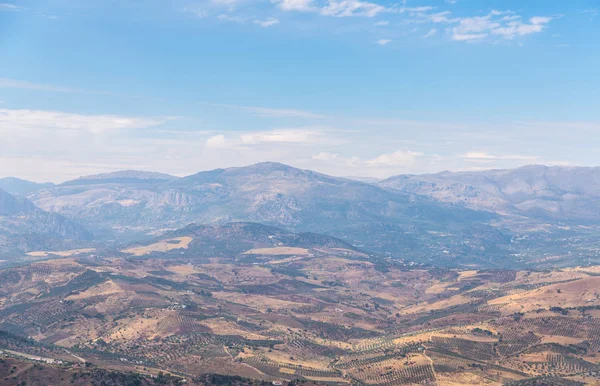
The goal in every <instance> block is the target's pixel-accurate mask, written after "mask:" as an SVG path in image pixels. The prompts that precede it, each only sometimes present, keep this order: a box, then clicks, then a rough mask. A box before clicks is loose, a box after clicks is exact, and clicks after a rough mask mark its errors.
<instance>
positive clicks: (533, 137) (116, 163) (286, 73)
mask: <svg viewBox="0 0 600 386" xmlns="http://www.w3.org/2000/svg"><path fill="white" fill-rule="evenodd" d="M599 68H600V1H599V0H568V1H567V0H519V1H517V0H485V1H484V0H429V1H428V0H405V1H403V0H399V1H379V0H377V1H376V0H197V1H196V0H43V1H37V0H0V136H1V139H0V177H4V176H17V177H20V178H24V179H29V180H33V181H39V182H42V181H52V182H61V181H65V180H69V179H73V178H76V177H78V176H81V175H87V174H95V173H105V172H110V171H116V170H123V169H136V170H151V171H158V172H164V173H170V174H174V175H180V176H183V175H189V174H193V173H196V172H198V171H202V170H210V169H215V168H222V167H231V166H243V165H249V164H253V163H257V162H262V161H276V162H283V163H286V164H289V165H292V166H295V167H299V168H305V169H313V170H316V171H319V172H323V173H328V174H332V175H337V176H362V177H372V178H385V177H388V176H392V175H397V174H408V173H410V174H420V173H435V172H440V171H444V170H452V171H458V170H484V169H492V168H513V167H518V166H521V165H527V164H547V165H567V166H596V165H599V164H600V135H599V134H600V76H599V74H600V71H599V70H598V69H599Z"/></svg>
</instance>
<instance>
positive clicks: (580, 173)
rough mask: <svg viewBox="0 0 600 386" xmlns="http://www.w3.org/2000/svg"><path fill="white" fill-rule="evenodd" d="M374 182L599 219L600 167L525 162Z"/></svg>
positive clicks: (513, 208) (504, 208)
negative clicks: (512, 166)
mask: <svg viewBox="0 0 600 386" xmlns="http://www.w3.org/2000/svg"><path fill="white" fill-rule="evenodd" d="M378 186H380V187H382V188H384V189H387V190H389V191H395V192H400V193H406V194H416V195H419V196H424V197H428V198H433V199H435V200H437V201H440V202H447V203H459V204H463V205H466V206H467V207H469V208H473V209H477V210H488V211H493V212H497V213H502V214H512V215H519V216H527V217H532V218H539V219H553V220H560V221H573V220H579V221H582V220H583V221H591V222H594V223H600V168H598V167H595V168H590V167H558V166H555V167H548V166H525V167H521V168H518V169H512V170H488V171H481V172H459V173H452V172H443V173H438V174H430V175H419V176H415V175H402V176H396V177H391V178H388V179H386V180H384V181H381V182H379V183H378Z"/></svg>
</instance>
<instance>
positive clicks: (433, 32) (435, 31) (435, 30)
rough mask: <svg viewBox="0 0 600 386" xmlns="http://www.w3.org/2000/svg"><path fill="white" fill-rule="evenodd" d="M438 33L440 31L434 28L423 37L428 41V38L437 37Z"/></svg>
mask: <svg viewBox="0 0 600 386" xmlns="http://www.w3.org/2000/svg"><path fill="white" fill-rule="evenodd" d="M437 31H438V30H437V28H432V29H430V30H429V31H428V32H427V33H426V34H425V35H423V38H425V39H427V38H430V37H433V36H435V34H436V33H437Z"/></svg>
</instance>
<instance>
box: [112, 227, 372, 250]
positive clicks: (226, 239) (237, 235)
mask: <svg viewBox="0 0 600 386" xmlns="http://www.w3.org/2000/svg"><path fill="white" fill-rule="evenodd" d="M123 252H125V253H129V254H133V255H136V256H147V255H152V256H153V257H164V256H165V255H166V256H168V255H175V256H177V255H185V256H186V257H187V258H191V259H198V258H205V257H226V258H237V259H240V258H243V259H248V258H250V257H259V258H263V259H264V258H274V259H277V258H280V257H282V256H296V255H299V256H308V255H314V254H323V253H329V254H336V253H337V254H340V255H357V256H358V255H361V256H364V254H363V253H361V252H359V251H358V250H356V248H354V247H353V246H352V245H350V244H348V243H347V242H345V241H343V240H340V239H337V238H335V237H331V236H326V235H321V234H316V233H308V232H305V233H292V232H288V231H285V230H283V229H280V228H275V227H270V226H266V225H262V224H257V223H229V224H223V225H215V226H211V225H195V224H191V225H188V226H187V227H184V228H182V229H179V230H176V231H172V232H168V233H166V234H165V235H164V236H162V237H160V238H156V239H154V240H151V241H149V242H147V243H143V244H135V245H132V246H130V247H128V248H126V249H125V250H124V251H123Z"/></svg>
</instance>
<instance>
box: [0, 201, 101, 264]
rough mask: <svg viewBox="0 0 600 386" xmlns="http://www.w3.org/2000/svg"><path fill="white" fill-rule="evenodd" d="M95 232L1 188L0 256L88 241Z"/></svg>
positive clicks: (66, 246) (85, 243)
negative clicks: (91, 232)
mask: <svg viewBox="0 0 600 386" xmlns="http://www.w3.org/2000/svg"><path fill="white" fill-rule="evenodd" d="M91 241H92V235H91V234H90V233H89V232H88V231H87V230H86V229H84V228H83V227H82V226H81V225H78V224H77V223H75V222H73V221H71V220H69V219H67V218H65V217H64V216H62V215H60V214H58V213H49V212H45V211H43V210H41V209H39V208H37V207H36V206H35V205H34V204H33V203H32V202H31V201H29V200H27V199H25V198H21V197H14V196H12V195H10V194H8V193H7V192H5V191H3V190H0V256H3V257H4V256H10V255H14V254H16V255H19V254H22V253H26V252H31V251H38V250H61V249H70V248H75V247H80V246H84V245H88V244H89V243H90V242H91Z"/></svg>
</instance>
